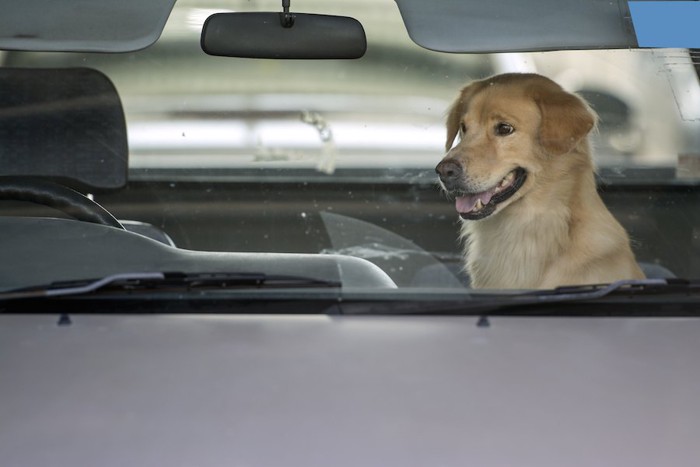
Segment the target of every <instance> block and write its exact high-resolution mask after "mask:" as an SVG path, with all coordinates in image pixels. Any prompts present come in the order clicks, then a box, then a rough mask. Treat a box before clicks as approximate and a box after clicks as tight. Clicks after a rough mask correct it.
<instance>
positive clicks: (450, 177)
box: [435, 159, 462, 184]
mask: <svg viewBox="0 0 700 467" xmlns="http://www.w3.org/2000/svg"><path fill="white" fill-rule="evenodd" d="M435 172H436V173H437V174H438V176H439V177H440V180H442V182H443V183H445V184H450V183H453V182H455V181H457V180H458V179H459V178H461V177H462V164H460V163H459V162H458V161H456V160H454V159H445V160H443V161H442V162H440V163H439V164H438V165H437V167H435Z"/></svg>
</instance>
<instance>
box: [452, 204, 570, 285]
mask: <svg viewBox="0 0 700 467" xmlns="http://www.w3.org/2000/svg"><path fill="white" fill-rule="evenodd" d="M512 208H515V209H518V208H522V209H520V212H518V215H509V214H510V213H509V212H507V211H506V212H502V213H500V215H498V216H496V217H494V218H490V219H484V220H483V221H478V222H471V221H466V222H462V236H463V237H464V242H465V249H466V258H467V271H468V272H469V275H470V277H471V281H472V283H471V285H472V287H475V288H502V289H511V288H523V289H528V288H538V287H540V286H541V284H542V281H543V278H544V276H545V274H546V272H547V270H548V269H549V268H550V266H551V264H552V263H553V262H554V261H555V260H556V258H557V257H558V256H559V255H560V254H561V252H562V251H563V250H564V249H565V248H566V243H567V241H568V239H569V212H568V209H567V208H566V207H564V206H559V207H558V208H556V209H554V210H551V208H550V209H547V210H544V209H533V208H532V207H529V206H527V205H525V206H513V207H512ZM506 226H507V227H506Z"/></svg>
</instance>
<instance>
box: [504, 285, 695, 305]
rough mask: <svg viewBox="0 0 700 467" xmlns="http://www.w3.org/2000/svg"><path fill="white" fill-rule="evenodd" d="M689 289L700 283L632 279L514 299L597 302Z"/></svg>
mask: <svg viewBox="0 0 700 467" xmlns="http://www.w3.org/2000/svg"><path fill="white" fill-rule="evenodd" d="M688 288H700V283H696V282H693V281H689V280H687V279H631V280H620V281H616V282H612V283H610V284H594V285H577V286H565V287H557V288H556V289H552V290H542V291H535V292H528V293H524V294H518V295H514V296H513V297H514V298H515V299H521V300H524V301H528V302H530V303H552V302H567V301H581V300H596V299H600V298H604V297H608V296H611V295H616V294H649V293H668V292H675V291H678V290H680V289H683V290H687V289H688Z"/></svg>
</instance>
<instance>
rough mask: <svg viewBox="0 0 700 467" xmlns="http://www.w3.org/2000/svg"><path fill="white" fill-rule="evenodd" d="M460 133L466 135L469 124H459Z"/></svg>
mask: <svg viewBox="0 0 700 467" xmlns="http://www.w3.org/2000/svg"><path fill="white" fill-rule="evenodd" d="M459 132H460V133H461V134H465V133H466V132H467V124H466V123H464V122H462V123H460V124H459Z"/></svg>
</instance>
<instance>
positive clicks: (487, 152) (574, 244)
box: [435, 73, 644, 289]
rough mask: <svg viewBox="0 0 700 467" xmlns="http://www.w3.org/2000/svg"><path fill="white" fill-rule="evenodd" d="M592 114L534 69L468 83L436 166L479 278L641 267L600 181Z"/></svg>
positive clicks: (588, 276)
mask: <svg viewBox="0 0 700 467" xmlns="http://www.w3.org/2000/svg"><path fill="white" fill-rule="evenodd" d="M595 124H596V116H595V114H594V113H593V112H592V111H591V109H590V108H589V107H588V105H587V104H586V103H585V102H584V101H583V100H582V99H581V98H579V97H578V96H576V95H574V94H570V93H568V92H566V91H564V90H563V89H562V88H561V87H560V86H559V85H558V84H556V83H555V82H554V81H552V80H550V79H548V78H545V77H544V76H540V75H537V74H519V73H508V74H502V75H497V76H493V77H491V78H488V79H485V80H481V81H476V82H473V83H471V84H469V85H468V86H466V87H465V88H463V89H462V90H461V92H460V94H459V97H458V98H457V100H456V101H455V102H454V104H453V105H452V107H451V108H450V110H449V114H448V118H447V141H446V143H445V149H446V151H447V154H446V155H445V157H444V158H443V160H442V161H441V162H440V163H439V164H438V166H437V167H436V169H435V170H436V172H437V173H438V175H439V178H440V184H441V185H442V188H443V189H444V190H445V192H446V193H447V194H448V195H450V196H451V197H453V198H454V199H455V208H456V209H457V212H458V213H459V215H460V217H461V222H462V228H461V229H462V236H463V238H464V241H465V258H466V268H467V271H468V272H469V274H470V276H471V285H472V287H474V288H503V289H512V288H524V289H544V288H554V287H558V286H563V285H573V284H601V283H609V282H613V281H616V280H620V279H641V278H643V277H644V274H643V273H642V271H641V269H640V268H639V266H638V264H637V262H636V260H635V257H634V254H633V253H632V250H631V248H630V242H629V237H628V236H627V233H626V232H625V230H624V228H623V227H622V226H621V225H620V224H619V223H618V222H617V221H616V220H615V218H614V217H613V216H612V214H610V212H609V211H608V209H607V208H606V207H605V205H604V204H603V201H602V200H601V198H600V196H599V195H598V192H597V190H596V181H595V172H594V167H593V161H592V159H591V155H590V147H589V143H588V133H589V132H590V131H591V130H592V129H593V128H594V127H595ZM455 140H457V141H456V142H455Z"/></svg>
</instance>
